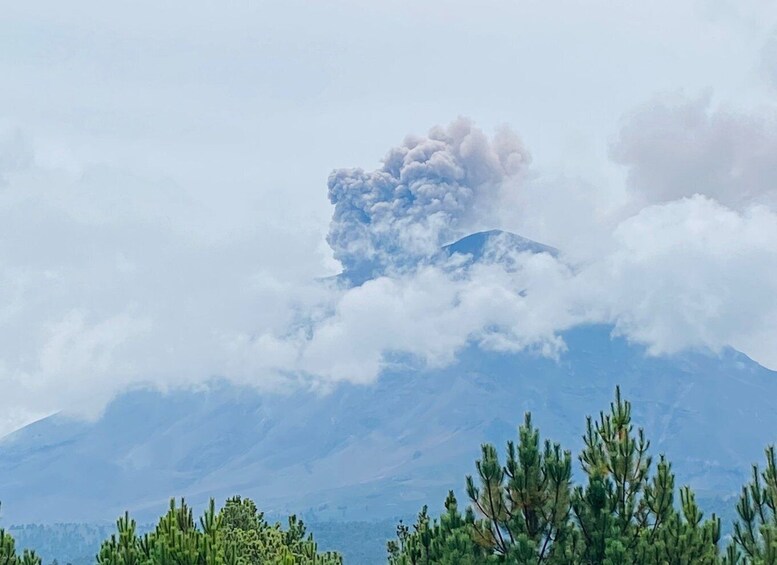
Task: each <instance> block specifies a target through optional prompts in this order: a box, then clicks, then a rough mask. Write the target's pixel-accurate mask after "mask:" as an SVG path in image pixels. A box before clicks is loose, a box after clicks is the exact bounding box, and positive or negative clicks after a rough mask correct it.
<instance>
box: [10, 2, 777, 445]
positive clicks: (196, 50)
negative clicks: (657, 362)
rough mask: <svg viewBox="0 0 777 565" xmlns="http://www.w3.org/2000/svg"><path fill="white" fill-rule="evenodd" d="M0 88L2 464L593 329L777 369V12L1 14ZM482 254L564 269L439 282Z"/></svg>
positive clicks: (480, 273) (251, 9) (29, 6)
mask: <svg viewBox="0 0 777 565" xmlns="http://www.w3.org/2000/svg"><path fill="white" fill-rule="evenodd" d="M0 1H2V0H0ZM0 76H2V88H0V387H1V390H2V391H3V393H2V394H0V434H3V433H6V432H9V431H12V430H13V429H15V428H18V427H19V426H21V425H23V424H25V423H27V422H30V421H32V420H34V419H36V418H39V417H42V416H45V415H47V414H50V413H52V412H56V411H59V410H65V411H67V412H69V413H73V414H76V415H81V416H86V417H95V416H97V415H99V413H100V411H101V410H102V409H103V408H104V407H105V405H106V403H107V402H109V401H110V400H111V399H112V398H113V397H114V396H115V395H116V394H119V393H120V392H121V391H123V390H126V389H128V388H130V387H133V386H144V385H149V384H150V385H153V386H156V387H158V388H160V389H166V388H170V387H180V386H198V385H201V384H202V383H205V382H207V381H208V380H209V379H211V378H214V377H219V378H226V379H230V380H232V381H234V382H237V383H240V384H249V385H251V386H256V387H258V388H260V389H263V390H280V391H282V390H288V389H289V387H294V386H305V387H312V388H316V389H321V390H327V389H330V388H331V387H332V386H336V384H337V383H338V382H343V381H349V382H356V383H362V384H364V385H365V386H369V384H370V383H372V382H374V381H375V380H376V379H377V378H379V376H380V373H381V371H382V370H383V368H384V367H385V366H386V363H387V361H386V358H387V355H389V354H390V353H392V352H397V351H399V352H404V353H408V354H410V355H411V356H413V357H414V358H415V359H417V360H418V363H419V365H420V366H439V365H445V364H450V363H455V359H456V354H457V352H458V351H460V350H461V349H462V348H463V347H465V346H466V345H467V344H470V343H477V344H478V345H479V346H481V347H483V348H485V349H496V350H506V351H509V350H516V349H523V348H536V349H537V350H538V351H541V352H542V353H543V354H546V355H549V356H558V355H560V354H562V353H563V349H564V344H563V339H562V338H561V337H560V332H562V331H563V330H564V329H567V328H569V327H572V326H574V325H577V324H582V323H591V322H596V323H599V322H604V323H611V324H613V326H614V327H615V331H616V333H619V334H622V335H625V336H626V337H627V338H628V339H630V340H632V341H635V342H638V343H642V344H644V345H646V346H647V348H648V351H649V352H650V354H654V355H667V354H672V353H675V352H677V351H681V350H683V349H686V348H710V349H712V350H718V349H720V348H722V347H726V346H732V347H735V348H737V349H739V350H741V351H743V352H745V353H746V354H748V355H749V356H751V357H752V358H753V359H755V360H756V361H758V362H759V363H761V364H763V365H764V366H767V367H770V368H772V369H777V349H775V347H774V344H775V343H776V342H777V298H775V297H777V246H776V245H775V244H774V243H773V242H774V241H777V160H775V159H774V157H773V156H774V155H775V154H777V128H776V127H775V126H776V125H777V121H776V120H777V102H776V98H775V95H776V94H777V7H775V5H774V3H772V2H769V1H762V0H738V1H733V0H732V1H729V0H688V1H677V0H674V1H671V2H670V1H665V0H656V1H654V2H651V3H644V2H623V1H620V2H615V1H611V2H605V1H595V0H594V1H591V2H585V3H581V2H574V1H559V0H543V1H529V0H511V1H497V0H479V1H477V2H476V1H457V0H446V1H445V2H442V1H438V0H429V1H418V0H415V1H412V2H411V1H406V0H395V1H391V2H388V1H385V2H384V1H369V2H365V1H364V0H359V1H356V0H332V1H329V2H313V1H307V2H305V1H300V0H285V1H283V2H262V1H254V2H238V1H228V2H218V3H216V2H203V1H200V0H189V1H187V2H178V1H171V2H165V3H162V4H160V3H159V2H150V1H145V0H140V1H135V2H111V3H106V2H97V1H87V0H76V1H74V2H68V3H62V2H54V1H51V0H48V1H36V0H30V1H28V2H4V1H2V9H1V10H0ZM492 228H500V229H506V230H510V231H513V232H515V233H518V234H520V235H522V236H525V237H529V238H532V239H535V240H537V241H540V242H542V243H546V244H549V245H552V246H555V247H556V248H558V249H559V250H560V251H561V254H560V256H559V257H557V258H553V257H550V256H548V255H538V256H532V257H526V256H523V257H517V258H514V259H515V260H514V261H508V262H507V263H505V262H504V261H501V262H500V261H495V262H486V263H484V264H480V265H466V266H457V265H451V264H445V265H440V264H437V263H434V262H431V261H430V260H429V257H431V255H432V254H433V253H434V251H435V250H436V249H437V248H438V247H439V246H440V245H442V244H445V243H449V242H450V241H452V240H454V239H455V238H456V237H459V236H462V235H466V234H467V233H470V232H472V231H475V230H478V229H492ZM499 254H500V256H502V257H504V256H505V255H510V254H511V251H510V250H499ZM361 264H369V265H372V266H377V267H376V268H379V269H378V270H379V273H380V274H381V276H380V277H378V278H377V279H376V280H373V281H371V282H369V283H367V284H365V285H362V286H360V287H358V288H346V287H344V286H342V285H338V284H336V283H333V282H332V281H331V279H330V280H325V281H323V282H322V279H323V278H325V277H328V276H331V275H333V274H336V273H338V272H339V271H340V270H342V269H343V268H346V269H347V268H348V267H349V266H351V267H353V268H356V267H357V266H358V265H361ZM505 265H511V266H505ZM516 265H518V266H517V267H516Z"/></svg>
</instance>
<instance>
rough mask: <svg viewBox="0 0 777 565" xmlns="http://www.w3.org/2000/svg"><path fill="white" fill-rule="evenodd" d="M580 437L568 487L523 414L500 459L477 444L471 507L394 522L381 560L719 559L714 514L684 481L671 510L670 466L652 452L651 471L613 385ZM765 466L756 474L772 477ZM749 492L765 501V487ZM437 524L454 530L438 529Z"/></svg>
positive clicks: (616, 564)
mask: <svg viewBox="0 0 777 565" xmlns="http://www.w3.org/2000/svg"><path fill="white" fill-rule="evenodd" d="M583 440H584V444H585V446H584V449H583V451H582V453H581V454H580V456H579V461H580V464H581V466H582V469H583V471H584V473H585V477H586V480H585V483H584V484H583V485H580V486H577V487H575V488H574V489H573V488H572V485H571V475H572V463H571V454H570V453H569V452H568V451H564V450H562V449H561V447H560V446H559V445H558V444H551V442H549V441H545V442H544V444H543V448H540V445H541V443H540V437H539V431H538V430H537V429H535V428H534V426H533V425H532V421H531V416H530V415H529V414H527V415H526V416H525V419H524V423H523V425H522V426H521V427H520V429H519V441H518V445H517V447H516V445H515V444H514V443H513V442H508V444H507V452H506V460H505V464H504V465H502V464H501V462H500V461H499V456H498V453H497V450H496V448H495V447H494V446H492V445H490V444H485V445H483V446H482V451H481V453H482V454H481V458H480V459H479V460H478V461H477V462H476V468H477V471H478V473H477V479H474V478H473V477H467V479H466V490H467V494H468V496H469V499H470V503H471V507H470V509H468V511H467V514H466V515H465V517H463V518H462V517H461V515H460V514H459V513H458V510H457V509H456V507H455V497H453V495H452V494H451V495H449V497H448V501H446V513H445V514H443V516H442V517H441V518H440V520H439V521H437V520H430V518H429V516H428V513H427V510H426V508H425V507H424V509H423V510H422V512H421V513H420V514H419V516H418V520H417V521H416V524H415V525H414V526H413V530H412V531H411V530H410V529H409V528H407V527H406V526H404V525H403V524H400V526H399V527H398V528H397V540H395V541H392V542H390V543H389V546H388V549H389V562H390V563H391V564H392V565H415V564H418V563H448V562H450V563H469V562H470V561H467V559H470V560H471V562H472V563H491V562H493V563H505V564H524V563H532V564H542V563H546V564H549V565H555V564H559V565H560V564H565V565H566V564H572V565H575V564H578V565H632V564H633V565H692V564H694V565H695V564H701V565H707V564H710V565H711V564H715V563H718V562H719V556H718V542H719V538H720V521H719V520H718V519H717V518H716V517H715V515H713V516H712V518H711V519H709V520H704V517H703V514H702V512H701V510H700V509H699V507H698V505H697V504H696V500H695V497H694V494H693V492H692V491H691V490H690V488H688V487H683V488H681V489H680V491H679V492H680V504H679V509H678V508H676V507H675V498H674V497H675V477H674V474H673V473H672V471H671V465H670V463H669V462H668V461H667V460H666V459H665V458H664V457H663V456H661V457H659V461H658V464H657V465H656V467H655V471H652V470H651V469H652V458H651V457H650V455H649V453H648V451H649V446H650V442H649V441H648V440H647V439H646V438H645V434H644V432H643V430H641V429H639V430H637V432H636V433H635V432H634V429H633V425H632V422H631V404H630V403H629V402H626V401H624V400H623V399H622V398H621V394H620V390H619V389H616V391H615V401H614V402H613V403H611V406H610V411H609V412H608V413H604V412H602V413H601V414H600V415H599V418H598V420H593V419H592V418H588V419H587V425H586V433H585V435H584V436H583ZM770 473H771V472H769V471H767V473H765V475H764V476H765V477H766V475H769V477H772V476H773V473H771V474H770ZM769 480H771V478H770V479H769ZM758 488H759V489H760V487H758ZM759 492H761V490H759ZM759 497H760V498H759V500H765V499H766V495H765V494H764V495H760V494H759ZM770 500H771V499H770ZM767 506H768V504H767ZM475 514H477V515H478V516H479V517H478V518H477V519H476V518H475ZM445 523H448V524H454V527H453V528H452V529H449V530H445V528H444V527H443V524H445ZM762 537H763V538H764V539H765V538H766V537H767V536H766V534H763V535H762ZM454 552H455V555H456V556H457V557H456V558H455V559H453V558H452V555H454ZM478 552H480V553H478ZM456 559H458V561H457V560H456ZM776 565H777V564H776Z"/></svg>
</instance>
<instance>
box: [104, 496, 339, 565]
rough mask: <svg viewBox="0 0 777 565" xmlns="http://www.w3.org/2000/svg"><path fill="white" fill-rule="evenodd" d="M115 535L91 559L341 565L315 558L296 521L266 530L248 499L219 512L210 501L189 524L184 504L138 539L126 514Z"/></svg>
mask: <svg viewBox="0 0 777 565" xmlns="http://www.w3.org/2000/svg"><path fill="white" fill-rule="evenodd" d="M116 526H117V533H116V534H114V535H112V536H111V538H110V539H109V540H107V541H106V542H104V543H103V545H102V547H101V548H100V552H99V553H98V555H97V563H99V564H101V565H157V564H168V563H171V564H175V565H254V564H264V565H341V563H342V559H341V558H340V556H339V555H338V554H336V553H333V552H326V553H319V552H318V551H317V547H316V544H315V542H314V541H313V537H312V535H308V536H306V535H305V534H306V532H305V526H304V524H303V523H302V522H301V521H300V520H297V518H296V517H294V516H292V517H291V518H289V523H288V528H287V529H286V530H284V529H282V528H281V526H280V524H274V525H272V526H270V525H269V524H267V522H266V521H265V520H264V517H263V515H262V514H261V513H259V512H258V511H257V508H256V505H255V504H254V503H253V502H252V501H251V500H249V499H241V498H240V497H235V498H231V499H229V500H228V501H227V503H226V504H225V506H224V508H222V509H221V511H220V512H216V508H215V503H214V502H213V500H211V501H210V505H209V507H208V509H207V510H206V511H205V513H204V514H203V516H202V517H201V518H200V519H199V523H198V524H197V523H195V521H194V517H193V514H192V510H191V508H190V507H189V506H187V504H186V503H185V501H183V500H181V504H180V506H177V505H176V504H175V501H174V500H173V501H171V502H170V509H169V510H168V512H167V514H165V515H164V516H163V517H162V518H161V519H160V520H159V523H158V524H157V526H156V529H155V530H154V531H153V532H151V533H149V534H145V535H143V536H139V535H138V534H137V525H136V523H135V521H134V520H132V519H131V518H130V517H129V515H128V514H126V513H125V515H124V516H123V517H121V518H119V520H118V521H117V523H116Z"/></svg>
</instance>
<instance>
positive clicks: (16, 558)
mask: <svg viewBox="0 0 777 565" xmlns="http://www.w3.org/2000/svg"><path fill="white" fill-rule="evenodd" d="M0 565H41V560H40V557H38V556H37V555H36V554H35V552H34V551H30V550H28V549H25V550H24V551H23V552H22V554H21V555H19V554H18V553H16V542H15V541H14V539H13V537H12V536H11V534H9V533H7V532H6V531H5V530H4V529H2V528H0Z"/></svg>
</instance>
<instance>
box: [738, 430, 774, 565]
mask: <svg viewBox="0 0 777 565" xmlns="http://www.w3.org/2000/svg"><path fill="white" fill-rule="evenodd" d="M776 459H777V458H776V457H775V449H774V446H773V445H772V446H770V447H768V448H767V449H766V468H765V469H764V471H763V472H759V470H758V466H757V465H754V466H753V479H752V481H751V482H750V483H749V484H748V485H746V486H744V487H743V488H742V495H741V497H740V499H739V504H737V513H738V514H739V519H738V520H737V521H736V522H735V523H734V535H733V538H734V543H733V544H732V546H731V547H729V551H728V554H727V556H726V563H727V564H731V565H734V564H748V565H749V564H752V565H775V564H777V460H776Z"/></svg>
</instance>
